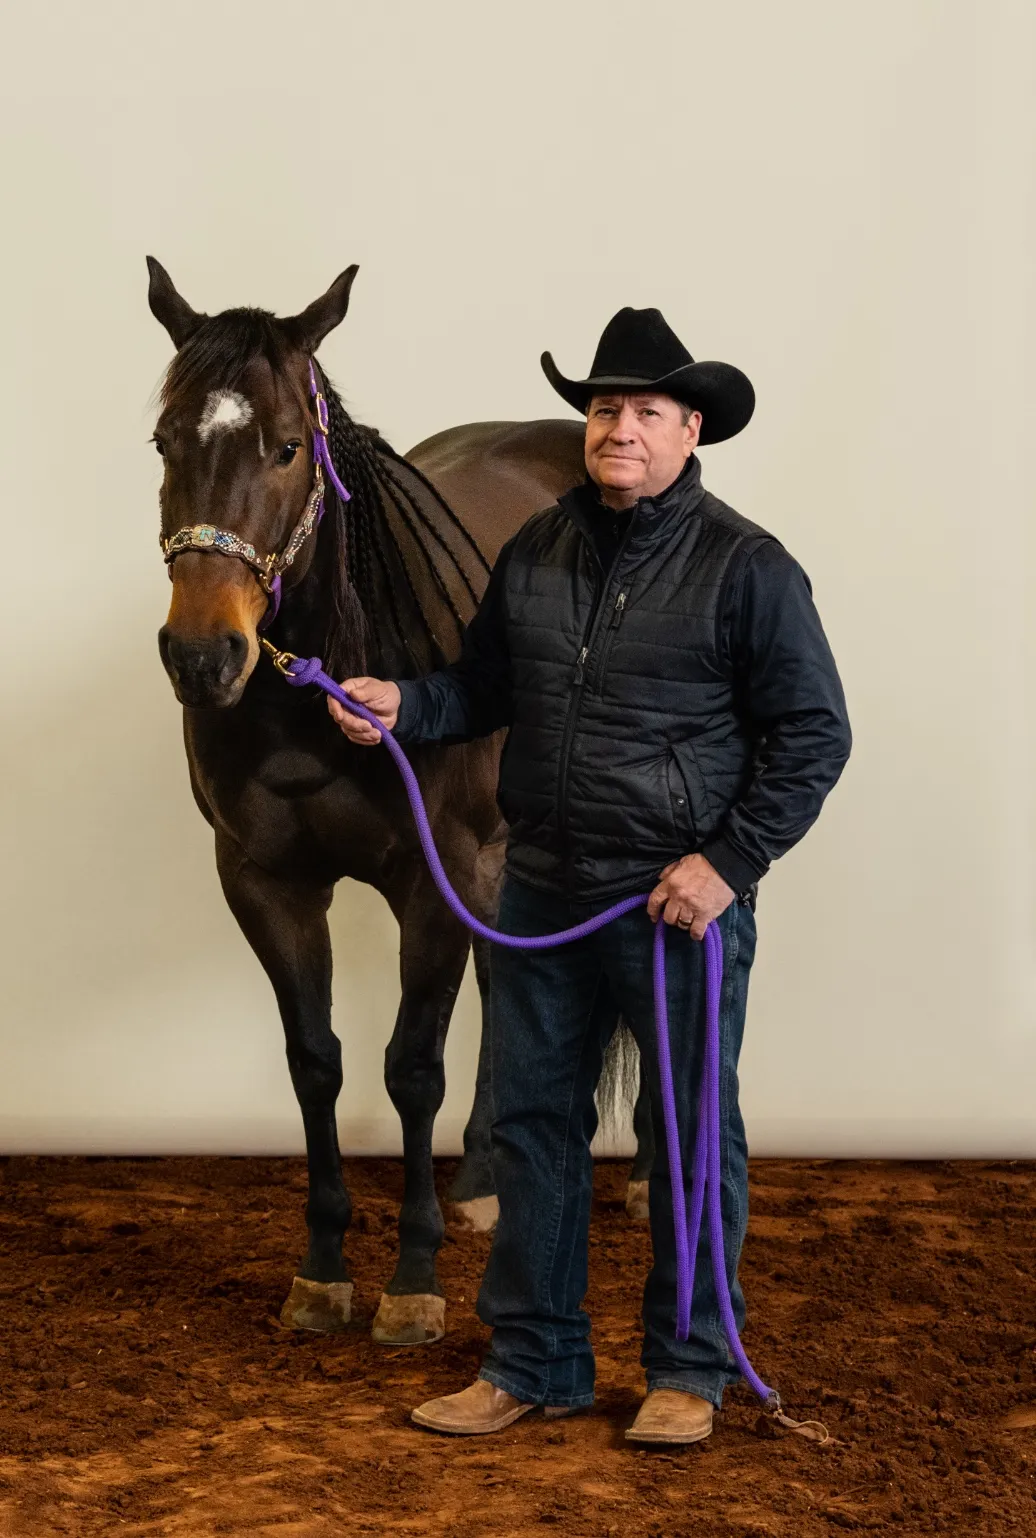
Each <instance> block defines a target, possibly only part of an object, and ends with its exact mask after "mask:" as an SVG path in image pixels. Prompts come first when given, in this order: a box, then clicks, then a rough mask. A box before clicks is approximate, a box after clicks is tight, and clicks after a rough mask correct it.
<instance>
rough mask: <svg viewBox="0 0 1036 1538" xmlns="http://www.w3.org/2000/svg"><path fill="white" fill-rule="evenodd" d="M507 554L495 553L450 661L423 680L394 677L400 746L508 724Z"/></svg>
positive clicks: (458, 738) (482, 733)
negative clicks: (455, 656)
mask: <svg viewBox="0 0 1036 1538" xmlns="http://www.w3.org/2000/svg"><path fill="white" fill-rule="evenodd" d="M510 551H511V542H510V541H509V542H508V543H507V544H506V545H505V546H504V548H503V549H502V550H501V552H500V554H499V556H498V557H497V559H496V563H495V565H494V567H493V570H492V572H491V573H490V577H489V582H488V584H487V585H486V590H485V592H484V593H483V595H482V602H481V603H480V604H479V606H478V609H477V610H476V612H475V614H474V616H473V617H472V620H471V622H470V624H469V625H468V626H467V628H466V629H465V631H464V636H463V639H462V641H461V653H460V656H459V657H458V659H457V661H456V662H453V663H451V664H450V665H449V667H445V668H442V669H441V670H440V671H439V672H438V673H429V674H428V675H427V676H426V677H424V678H414V679H398V680H397V684H398V687H399V692H400V696H401V698H400V706H399V717H398V719H397V721H396V726H395V736H396V737H398V738H399V740H400V742H444V743H450V742H470V741H471V740H472V738H474V737H489V736H491V735H492V733H493V732H495V731H499V729H500V728H501V727H502V726H510V724H511V700H512V694H511V658H510V653H509V651H508V647H507V617H506V612H505V590H504V575H505V571H506V567H507V560H508V557H509V555H510Z"/></svg>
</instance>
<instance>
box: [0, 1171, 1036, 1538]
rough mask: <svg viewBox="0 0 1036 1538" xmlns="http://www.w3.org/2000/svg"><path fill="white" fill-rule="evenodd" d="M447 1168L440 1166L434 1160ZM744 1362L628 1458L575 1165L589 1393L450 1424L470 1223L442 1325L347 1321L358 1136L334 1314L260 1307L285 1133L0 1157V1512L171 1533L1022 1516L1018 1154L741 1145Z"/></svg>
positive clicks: (110, 1529)
mask: <svg viewBox="0 0 1036 1538" xmlns="http://www.w3.org/2000/svg"><path fill="white" fill-rule="evenodd" d="M448 1173H449V1171H448V1169H447V1168H446V1167H445V1166H444V1167H443V1168H442V1169H441V1171H440V1176H441V1178H442V1180H443V1185H444V1187H445V1182H446V1180H447V1178H448ZM752 1174H753V1203H754V1205H753V1216H752V1226H751V1230H750V1233H749V1239H748V1245H747V1249H746V1254H745V1260H744V1265H743V1273H742V1274H743V1277H744V1282H745V1290H746V1293H747V1296H748V1301H749V1309H750V1321H749V1328H748V1331H747V1334H746V1345H747V1347H748V1350H749V1353H750V1355H751V1356H752V1357H753V1359H754V1360H755V1362H756V1365H757V1366H758V1368H759V1370H760V1372H761V1373H762V1375H763V1376H764V1377H765V1378H767V1379H768V1381H770V1382H773V1383H775V1384H776V1385H777V1386H779V1388H780V1389H781V1391H782V1392H783V1394H784V1397H785V1400H786V1402H787V1404H788V1407H789V1409H790V1410H792V1412H793V1413H795V1414H798V1415H802V1416H818V1417H821V1418H822V1419H823V1420H824V1421H826V1422H827V1423H828V1425H829V1427H830V1429H831V1432H832V1435H833V1437H834V1438H835V1439H836V1440H835V1441H834V1442H832V1443H831V1444H830V1445H829V1446H827V1447H824V1448H817V1447H816V1446H814V1445H811V1444H809V1443H807V1442H805V1441H803V1440H801V1439H800V1438H797V1437H794V1436H787V1435H781V1436H770V1435H767V1434H766V1427H765V1426H764V1425H761V1424H760V1419H759V1412H758V1407H757V1405H756V1402H755V1401H754V1399H753V1398H752V1396H751V1395H750V1394H749V1393H748V1392H747V1390H745V1389H744V1388H740V1389H739V1390H738V1391H737V1392H735V1393H733V1394H731V1395H730V1396H729V1398H728V1404H727V1409H726V1410H725V1412H724V1414H723V1415H722V1416H721V1417H720V1418H719V1419H718V1421H717V1429H716V1432H715V1434H714V1435H713V1437H712V1438H711V1439H710V1440H709V1441H707V1442H705V1443H702V1444H701V1445H699V1446H697V1447H692V1448H687V1449H685V1450H683V1451H679V1450H667V1451H666V1450H663V1451H660V1452H644V1451H641V1452H634V1451H632V1450H631V1449H630V1448H628V1447H627V1446H626V1445H625V1444H624V1443H623V1440H622V1432H623V1429H624V1427H625V1426H626V1425H627V1424H628V1422H629V1421H630V1419H631V1418H632V1416H633V1414H634V1413H635V1410H636V1407H637V1403H638V1398H639V1394H640V1375H639V1369H638V1366H637V1322H636V1318H637V1302H638V1294H639V1289H640V1284H641V1280H642V1278H643V1275H644V1271H645V1267H646V1264H647V1260H648V1240H647V1235H646V1233H645V1231H644V1230H643V1229H642V1228H634V1227H632V1226H631V1225H630V1224H629V1223H628V1222H627V1220H626V1218H625V1215H624V1213H623V1209H622V1194H623V1186H624V1180H625V1169H624V1168H623V1167H622V1166H620V1165H613V1164H605V1165H602V1166H600V1167H599V1171H598V1198H597V1204H596V1212H595V1218H594V1230H593V1256H592V1278H593V1280H592V1287H591V1293H590V1302H589V1306H590V1309H591V1312H592V1314H593V1318H594V1334H595V1340H596V1347H597V1352H598V1388H599V1398H598V1403H597V1407H596V1409H595V1410H594V1412H593V1413H592V1414H590V1415H588V1416H584V1417H580V1418H576V1419H572V1420H570V1421H566V1422H565V1423H564V1424H563V1425H562V1426H559V1425H558V1424H557V1423H556V1422H555V1423H554V1424H553V1425H550V1424H548V1423H546V1422H544V1421H543V1419H542V1418H541V1417H528V1418H526V1419H525V1420H523V1421H521V1422H520V1423H518V1424H517V1425H516V1426H514V1427H512V1428H511V1429H510V1430H508V1431H507V1432H505V1433H503V1434H502V1435H501V1436H498V1437H493V1438H487V1439H484V1440H450V1439H447V1438H442V1437H436V1436H434V1435H430V1434H428V1433H423V1432H420V1431H417V1430H416V1429H413V1428H411V1427H410V1426H409V1425H408V1421H407V1416H408V1412H409V1410H410V1408H411V1406H413V1405H414V1404H416V1403H418V1402H419V1401H421V1400H423V1399H425V1398H427V1397H429V1396H431V1395H433V1394H440V1393H444V1392H449V1391H451V1390H453V1389H456V1388H459V1387H461V1386H462V1385H464V1384H465V1383H467V1382H468V1381H469V1380H470V1379H471V1378H472V1377H473V1376H474V1374H475V1371H476V1369H477V1366H478V1362H479V1358H480V1353H481V1350H482V1347H483V1343H484V1331H483V1329H482V1326H481V1325H480V1324H479V1323H478V1321H477V1319H476V1318H475V1315H474V1312H473V1308H472V1301H473V1297H474V1293H475V1290H476V1287H477V1283H478V1277H479V1274H480V1270H481V1267H482V1265H483V1263H484V1259H485V1254H486V1249H487V1244H486V1241H485V1240H482V1239H472V1238H470V1237H469V1236H467V1235H463V1234H460V1233H457V1232H456V1231H452V1230H451V1232H450V1234H449V1237H448V1241H447V1243H446V1245H445V1246H444V1249H443V1256H442V1277H443V1282H444V1286H445V1289H446V1292H447V1294H448V1297H449V1316H448V1325H449V1336H448V1339H447V1340H446V1341H445V1342H444V1343H443V1344H442V1345H440V1346H435V1347H432V1348H423V1349H410V1350H385V1349H383V1348H379V1347H377V1346H375V1345H373V1344H372V1342H371V1341H370V1339H369V1336H368V1334H367V1327H368V1325H369V1321H370V1318H371V1316H372V1314H373V1312H374V1309H375V1307H376V1305H377V1300H378V1294H379V1292H380V1289H381V1284H382V1282H383V1281H384V1279H385V1278H386V1277H387V1276H388V1274H389V1272H390V1270H391V1260H392V1255H393V1250H394V1243H395V1240H394V1224H395V1202H396V1200H397V1199H398V1194H399V1186H400V1170H399V1166H398V1165H397V1164H396V1163H394V1162H392V1161H387V1160H386V1161H355V1162H352V1163H351V1164H350V1166H349V1169H348V1177H349V1181H350V1185H351V1187H352V1190H353V1193H354V1197H355V1200H356V1211H357V1224H356V1228H355V1230H354V1232H353V1237H352V1239H351V1241H350V1255H351V1261H352V1266H353V1270H354V1274H355V1277H356V1282H357V1288H356V1297H355V1306H356V1312H357V1315H358V1318H357V1321H356V1325H355V1328H354V1329H353V1330H352V1331H351V1332H350V1333H348V1334H347V1335H344V1336H339V1337H335V1338H329V1337H320V1336H312V1335H296V1334H293V1333H289V1332H286V1331H284V1330H282V1329H281V1328H280V1327H279V1326H278V1324H277V1322H276V1315H277V1312H278V1309H279V1307H280V1304H281V1301H282V1298H283V1296H284V1294H285V1292H286V1290H287V1288H288V1285H289V1284H290V1281H291V1274H292V1268H293V1260H294V1258H295V1256H296V1254H297V1253H298V1252H299V1249H300V1245H301V1228H302V1220H301V1209H302V1203H303V1189H304V1171H303V1167H302V1164H301V1162H300V1161H296V1160H287V1159H213V1160H206V1159H159V1160H91V1159H23V1158H18V1159H8V1160H6V1161H0V1183H2V1201H0V1366H2V1371H0V1532H2V1533H3V1535H5V1538H6V1535H12V1538H30V1535H31V1538H36V1535H41V1534H54V1533H71V1534H75V1535H76V1538H79V1535H83V1538H90V1535H95V1534H102V1533H103V1534H119V1535H122V1534H125V1535H126V1538H133V1535H148V1538H150V1535H158V1534H169V1535H176V1538H181V1535H182V1538H203V1535H204V1538H214V1535H222V1534H232V1535H246V1534H247V1535H248V1538H325V1535H331V1534H334V1535H336V1538H338V1535H349V1538H352V1535H360V1534H380V1533H390V1532H392V1533H396V1532H398V1533H402V1534H414V1535H424V1534H443V1535H450V1538H469V1535H471V1538H473V1535H476V1534H477V1535H483V1534H486V1535H492V1538H531V1535H533V1534H542V1533H544V1532H555V1533H559V1534H564V1535H566V1538H568V1535H573V1538H582V1535H588V1538H589V1535H594V1538H604V1535H609V1534H611V1535H622V1538H625V1535H627V1534H630V1535H641V1534H650V1535H659V1538H661V1535H666V1538H681V1535H686V1538H691V1535H692V1534H693V1535H694V1538H785V1535H787V1538H819V1535H836V1538H837V1535H838V1534H841V1533H842V1532H844V1531H852V1530H854V1529H861V1530H866V1531H868V1532H878V1533H895V1534H901V1535H903V1538H909V1535H912V1534H920V1533H946V1534H951V1535H962V1538H963V1535H967V1538H972V1535H986V1534H996V1535H999V1534H1002V1533H1013V1532H1017V1533H1019V1534H1023V1535H1025V1538H1031V1535H1032V1534H1033V1533H1036V1479H1034V1474H1036V1372H1034V1368H1036V1287H1034V1284H1033V1278H1032V1264H1033V1233H1032V1226H1033V1225H1032V1216H1033V1208H1034V1200H1036V1167H1034V1166H1033V1165H1022V1164H1013V1163H1002V1164H961V1163H957V1164H926V1165H918V1164H913V1165H905V1164H888V1163H866V1164H864V1163H827V1162H808V1163H786V1162H770V1161H766V1162H756V1163H755V1164H754V1165H753V1169H752Z"/></svg>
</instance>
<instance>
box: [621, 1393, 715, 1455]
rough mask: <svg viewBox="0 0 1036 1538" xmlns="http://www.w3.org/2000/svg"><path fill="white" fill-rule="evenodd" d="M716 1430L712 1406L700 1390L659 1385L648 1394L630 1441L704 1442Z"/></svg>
mask: <svg viewBox="0 0 1036 1538" xmlns="http://www.w3.org/2000/svg"><path fill="white" fill-rule="evenodd" d="M711 1430H712V1406H711V1405H710V1404H709V1401H708V1400H707V1399H699V1398H698V1395H697V1394H685V1393H684V1392H683V1391H682V1390H681V1389H675V1388H656V1389H652V1390H651V1392H650V1393H649V1394H648V1396H647V1398H646V1399H645V1400H644V1403H643V1404H642V1405H641V1407H640V1413H639V1414H638V1416H637V1418H636V1420H635V1421H634V1422H633V1425H632V1426H631V1427H630V1429H629V1430H628V1431H627V1433H626V1441H627V1442H703V1441H704V1440H705V1438H706V1437H707V1436H708V1435H709V1433H710V1432H711Z"/></svg>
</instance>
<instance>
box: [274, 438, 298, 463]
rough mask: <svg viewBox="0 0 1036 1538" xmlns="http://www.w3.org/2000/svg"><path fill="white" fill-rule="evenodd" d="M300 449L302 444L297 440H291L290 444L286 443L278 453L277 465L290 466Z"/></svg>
mask: <svg viewBox="0 0 1036 1538" xmlns="http://www.w3.org/2000/svg"><path fill="white" fill-rule="evenodd" d="M301 447H302V444H301V443H300V442H299V441H298V439H297V438H293V439H292V440H291V442H290V443H286V444H285V445H284V447H283V448H282V449H280V450H279V451H278V454H277V463H278V464H279V465H290V464H291V462H292V460H293V459H294V458H295V455H296V454H297V453H298V451H299V449H300V448H301Z"/></svg>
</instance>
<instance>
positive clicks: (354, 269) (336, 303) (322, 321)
mask: <svg viewBox="0 0 1036 1538" xmlns="http://www.w3.org/2000/svg"><path fill="white" fill-rule="evenodd" d="M359 270H360V269H359V265H358V264H357V263H356V262H354V263H353V265H352V266H351V267H347V268H346V269H345V271H344V272H340V273H339V274H338V276H337V278H336V279H335V280H334V282H333V283H332V284H331V287H330V288H329V289H328V290H327V292H326V293H325V294H321V296H320V298H319V299H314V300H313V303H312V304H310V305H307V306H306V308H305V309H304V310H302V311H300V313H299V314H298V315H290V316H287V317H286V318H285V319H284V320H283V321H282V322H281V325H282V326H284V328H285V329H286V331H287V332H288V335H289V336H290V337H291V339H292V341H293V342H295V344H296V345H297V346H298V347H299V348H300V349H301V351H302V352H316V350H317V348H318V347H319V346H320V344H321V342H322V341H323V340H324V338H325V336H327V334H328V332H329V331H333V330H334V329H335V327H336V326H338V325H340V324H341V322H342V321H343V320H344V319H345V312H346V310H347V309H348V308H349V290H350V289H351V288H352V286H353V279H354V278H355V276H356V274H357V273H358V272H359Z"/></svg>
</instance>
